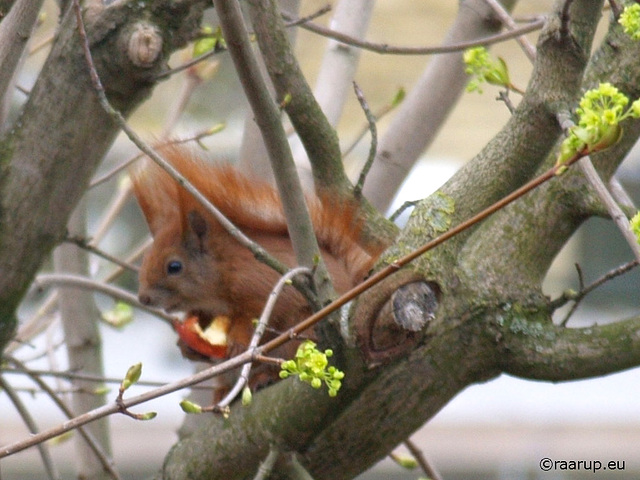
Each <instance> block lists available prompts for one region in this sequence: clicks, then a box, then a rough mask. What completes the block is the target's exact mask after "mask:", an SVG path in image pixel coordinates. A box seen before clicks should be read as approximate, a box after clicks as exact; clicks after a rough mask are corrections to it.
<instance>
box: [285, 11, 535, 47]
mask: <svg viewBox="0 0 640 480" xmlns="http://www.w3.org/2000/svg"><path fill="white" fill-rule="evenodd" d="M284 17H285V18H286V19H287V20H288V21H295V19H294V18H293V17H290V16H288V15H286V14H285V15H284ZM544 23H545V18H536V19H534V20H532V21H531V23H529V24H528V25H524V26H522V27H519V28H517V29H515V30H511V31H509V32H505V33H499V34H497V35H490V36H488V37H484V38H480V39H477V40H469V41H466V42H459V43H455V44H452V45H442V46H438V47H398V46H393V45H388V44H386V43H374V42H368V41H366V40H360V39H357V38H354V37H351V36H349V35H345V34H344V33H340V32H336V31H335V30H331V29H329V28H325V27H322V26H320V25H316V24H315V23H310V22H307V23H303V24H301V25H300V26H301V27H302V28H304V29H306V30H309V31H311V32H314V33H317V34H319V35H322V36H324V37H328V38H332V39H334V40H337V41H339V42H342V43H345V44H347V45H351V46H354V47H359V48H362V49H364V50H369V51H372V52H376V53H380V54H395V55H435V54H439V53H451V52H459V51H462V50H466V49H467V48H471V47H477V46H482V45H493V44H494V43H500V42H503V41H505V40H511V39H512V38H517V37H519V36H522V35H524V34H525V33H529V32H533V31H535V30H540V29H541V28H542V27H543V26H544Z"/></svg>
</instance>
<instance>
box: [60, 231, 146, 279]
mask: <svg viewBox="0 0 640 480" xmlns="http://www.w3.org/2000/svg"><path fill="white" fill-rule="evenodd" d="M64 241H65V242H68V243H72V244H74V245H76V246H77V247H79V248H81V249H83V250H86V251H87V252H91V253H93V254H95V255H98V256H99V257H101V258H103V259H105V260H107V261H109V262H111V263H115V264H116V265H119V266H120V267H122V268H124V269H125V270H129V271H131V272H139V271H140V268H139V267H137V266H135V265H131V264H129V263H127V262H124V261H122V260H120V259H119V258H117V257H114V256H113V255H111V254H109V253H107V252H105V251H104V250H101V249H99V248H98V247H95V246H94V245H92V244H91V241H90V240H88V239H86V238H82V237H67V238H65V240H64Z"/></svg>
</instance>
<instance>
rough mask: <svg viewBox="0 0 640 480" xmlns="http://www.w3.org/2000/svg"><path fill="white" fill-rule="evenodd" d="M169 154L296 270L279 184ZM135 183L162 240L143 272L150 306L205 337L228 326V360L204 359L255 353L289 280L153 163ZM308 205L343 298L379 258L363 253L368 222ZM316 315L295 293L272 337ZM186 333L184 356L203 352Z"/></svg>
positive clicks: (278, 312)
mask: <svg viewBox="0 0 640 480" xmlns="http://www.w3.org/2000/svg"><path fill="white" fill-rule="evenodd" d="M161 154H162V155H163V157H164V158H165V159H166V160H167V161H168V162H169V163H170V164H171V165H173V166H174V167H175V168H176V169H177V170H178V171H179V172H180V173H181V174H182V175H183V176H184V177H185V178H186V179H187V180H188V181H189V182H190V183H191V184H192V185H193V186H194V187H196V188H197V189H198V190H199V191H200V192H201V193H202V194H203V195H204V196H205V197H206V198H207V199H208V200H209V201H210V202H211V203H212V204H213V205H215V206H216V207H217V208H218V209H219V210H220V211H221V212H222V213H223V214H224V215H225V216H226V217H227V218H228V219H229V220H231V221H232V222H233V223H234V224H235V226H237V227H238V228H239V229H240V230H242V232H243V233H244V234H245V235H247V236H248V237H249V238H251V239H252V240H254V241H255V242H257V243H259V244H260V245H261V246H262V247H264V249H265V250H267V252H269V253H270V254H271V255H273V256H274V257H276V258H277V259H278V260H280V261H281V262H282V263H284V264H286V265H288V266H294V265H295V264H296V260H295V255H294V253H293V248H292V246H291V241H290V239H289V236H288V231H287V224H286V221H285V217H284V213H283V210H282V204H281V202H280V199H279V196H278V193H277V191H276V190H275V189H274V188H273V187H272V186H271V185H270V184H268V183H266V182H262V181H256V180H253V179H251V180H250V179H248V178H247V177H245V176H243V175H242V174H241V173H240V172H238V171H237V170H236V169H235V168H234V167H232V166H230V165H228V164H220V163H210V162H206V161H205V160H203V159H201V158H198V156H197V155H196V154H195V153H194V152H192V151H190V150H187V149H183V148H179V147H169V148H164V149H162V150H161ZM132 180H133V188H134V192H135V195H136V197H137V199H138V203H139V204H140V207H141V209H142V212H143V214H144V216H145V218H146V221H147V223H148V225H149V229H150V231H151V235H152V236H153V244H152V246H151V249H150V250H149V252H148V253H147V254H146V256H145V257H144V260H143V262H142V267H141V270H140V276H139V280H140V286H139V292H138V295H139V299H140V302H141V303H143V304H145V305H148V306H152V307H158V308H163V309H165V310H166V311H168V312H173V311H180V312H185V313H187V314H188V315H190V316H191V318H193V317H194V316H196V317H197V318H198V323H199V327H200V328H201V330H205V329H206V328H207V324H209V323H211V322H212V319H214V318H218V317H223V318H225V319H228V321H227V322H226V323H225V327H224V329H225V330H227V332H226V333H227V335H226V347H227V348H226V349H224V350H223V354H222V355H221V354H220V353H211V354H207V353H204V351H200V352H199V353H200V354H203V353H204V354H205V356H206V355H210V356H213V357H219V356H233V355H236V354H238V353H240V352H241V351H243V350H244V349H245V348H246V346H247V345H248V343H249V340H250V338H251V335H252V333H253V328H254V323H253V322H254V320H255V319H256V318H258V317H259V316H260V314H261V312H262V309H263V307H264V305H265V303H266V300H267V297H268V295H269V293H270V292H271V290H272V288H273V286H274V285H275V283H276V282H277V280H278V278H279V274H278V273H277V272H275V271H274V270H273V269H271V268H270V267H268V266H267V265H265V264H263V263H261V262H260V261H258V260H257V259H256V258H254V256H253V254H252V253H251V252H250V251H249V250H248V249H247V248H245V247H244V246H242V245H240V244H239V243H238V241H236V240H235V239H234V238H233V237H232V236H231V235H230V234H229V233H228V232H227V231H226V230H225V229H224V228H223V227H222V226H221V225H220V223H219V222H218V221H216V219H215V218H214V217H213V216H212V215H211V214H210V213H208V212H207V211H206V210H205V209H204V207H202V206H201V205H200V204H199V202H198V201H197V200H196V199H195V198H194V197H193V196H192V195H191V194H189V193H188V192H187V191H186V190H185V189H184V188H183V187H181V186H179V184H178V183H177V182H176V181H175V180H173V179H172V178H171V177H170V176H169V175H168V174H167V173H166V172H164V170H162V169H161V168H160V167H158V166H157V165H156V164H155V163H153V162H151V161H150V160H149V159H146V160H145V161H144V163H143V165H142V166H141V167H139V168H137V169H136V170H134V171H133V172H132ZM307 203H308V207H309V211H310V215H311V219H312V223H313V226H314V230H315V233H316V237H317V239H318V244H319V246H320V249H321V254H322V256H323V259H324V261H325V264H326V266H327V270H328V271H329V274H330V276H331V278H332V281H333V285H334V288H335V289H336V291H337V292H338V293H342V292H345V291H346V290H348V289H349V288H351V287H352V286H354V285H355V284H357V283H359V282H360V281H361V280H362V279H363V278H364V277H365V275H366V274H367V272H368V271H369V269H370V268H371V266H372V264H373V262H374V260H375V258H376V255H377V253H378V252H375V251H373V252H372V253H371V252H368V251H367V250H366V249H365V248H363V247H362V246H361V241H360V238H359V231H360V229H359V227H358V222H359V221H360V220H359V218H358V214H357V213H358V212H357V209H356V208H355V207H354V206H351V205H349V204H347V205H338V204H335V203H337V202H335V203H332V202H331V201H327V200H325V201H320V200H319V199H317V198H315V197H311V196H309V197H307ZM344 203H347V202H344ZM369 250H372V249H369ZM310 313H311V310H310V307H309V306H308V304H307V302H306V300H305V299H304V297H303V296H302V295H301V294H300V293H299V292H298V291H297V290H296V289H295V288H294V287H292V286H287V287H285V289H284V291H283V293H282V295H281V296H280V298H279V299H278V301H277V302H276V306H275V308H274V310H273V313H272V315H271V318H270V321H269V327H270V329H271V330H272V332H273V331H275V332H282V331H285V330H287V329H288V328H290V327H292V326H294V325H295V324H297V323H298V322H300V321H301V320H303V319H304V318H305V317H307V316H308V315H309V314H310ZM176 327H177V328H176V330H177V331H178V333H179V334H180V336H181V338H182V340H183V347H184V343H186V345H187V347H189V346H190V347H191V348H192V349H194V348H195V347H194V345H195V344H194V343H190V342H189V340H188V339H187V337H186V336H185V328H186V327H185V324H178V325H176ZM273 335H274V333H271V334H270V335H267V338H266V339H268V338H270V337H271V338H272V337H273ZM266 339H265V340H266ZM295 348H297V344H296V343H295V342H289V343H288V344H286V345H285V346H284V347H282V348H281V349H280V350H279V351H278V352H276V353H277V354H278V355H280V356H284V357H292V356H293V354H294V353H295ZM195 349H196V350H197V348H195ZM183 351H184V350H183Z"/></svg>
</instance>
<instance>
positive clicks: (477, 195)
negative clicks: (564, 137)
mask: <svg viewBox="0 0 640 480" xmlns="http://www.w3.org/2000/svg"><path fill="white" fill-rule="evenodd" d="M562 3H563V2H559V3H556V7H555V11H554V13H553V14H552V15H551V16H550V17H549V18H548V21H547V25H546V26H545V28H544V30H543V32H542V33H541V35H540V40H539V42H538V55H537V57H536V63H535V65H534V70H533V73H532V76H531V80H530V82H529V86H528V88H527V93H526V95H525V96H524V97H523V99H522V102H521V103H520V105H518V108H517V109H516V111H515V113H514V115H512V117H511V118H510V119H509V122H508V123H507V124H506V125H505V127H504V128H503V129H502V130H501V131H500V132H499V133H498V134H497V135H496V136H495V137H494V138H493V139H492V140H491V141H490V142H489V144H488V145H487V146H486V147H485V148H484V149H483V150H482V151H481V152H480V153H479V154H478V155H477V156H476V157H475V158H474V159H473V160H472V161H470V162H469V163H467V164H466V165H465V166H464V167H463V168H462V169H460V170H459V171H458V172H457V173H456V174H455V175H454V177H453V178H452V179H451V180H449V182H447V184H445V186H444V187H443V188H442V189H441V190H440V194H444V195H447V196H449V197H451V198H453V199H454V201H455V213H454V214H453V217H454V218H455V217H458V218H460V217H461V218H466V217H468V216H470V214H471V213H473V212H475V211H478V210H479V209H482V208H484V206H485V205H487V204H490V203H492V202H494V201H495V200H496V199H498V198H501V197H502V196H504V195H506V194H507V193H508V192H509V191H511V190H513V189H514V188H517V187H518V186H520V185H522V184H523V183H524V182H525V181H527V179H528V178H530V177H531V176H532V175H533V174H534V173H535V172H536V170H537V169H538V168H539V166H540V165H541V163H542V162H543V161H544V160H545V159H546V158H547V156H548V155H549V153H550V152H551V150H552V149H553V147H554V146H555V144H556V140H557V139H558V138H559V136H560V134H561V129H560V126H559V125H558V122H557V120H556V113H557V112H558V111H559V110H562V109H571V108H572V107H573V105H575V102H576V100H577V98H578V97H579V94H580V88H581V81H582V76H583V73H584V69H585V67H586V64H587V60H588V59H589V52H590V49H591V42H592V39H593V35H594V33H595V29H596V27H597V24H598V21H599V19H600V15H601V12H600V9H601V8H602V2H592V1H588V0H584V1H575V2H574V3H573V7H572V9H571V14H572V22H571V24H570V27H571V29H572V30H571V37H570V38H562V37H559V28H560V16H561V14H562V12H561V11H562V7H563V5H562ZM497 177H499V179H500V180H499V181H496V178H497ZM462 241H464V238H463V237H459V238H458V242H462Z"/></svg>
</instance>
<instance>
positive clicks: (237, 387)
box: [217, 267, 312, 408]
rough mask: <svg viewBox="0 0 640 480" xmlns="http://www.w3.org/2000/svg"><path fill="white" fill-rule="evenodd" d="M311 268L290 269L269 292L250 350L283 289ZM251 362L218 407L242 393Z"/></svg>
mask: <svg viewBox="0 0 640 480" xmlns="http://www.w3.org/2000/svg"><path fill="white" fill-rule="evenodd" d="M311 274H312V272H311V269H309V268H305V267H298V268H293V269H291V270H289V271H288V272H287V273H286V274H284V275H283V276H282V277H280V279H279V280H278V283H276V285H275V287H273V290H272V291H271V293H270V294H269V298H267V303H266V304H265V306H264V309H263V310H262V314H261V315H260V320H259V321H258V325H257V326H256V329H255V331H254V332H253V336H252V337H251V341H250V342H249V346H248V347H247V350H248V351H250V352H255V350H256V347H257V346H258V345H259V344H260V340H261V339H262V336H263V335H264V332H265V330H266V328H267V324H268V323H269V318H271V313H272V312H273V308H274V307H275V306H276V301H277V300H278V298H279V297H280V294H281V293H282V290H283V289H284V287H285V286H286V285H287V284H289V283H291V281H292V279H293V278H294V277H295V276H297V275H309V276H310V275H311ZM251 367H252V364H251V363H247V364H245V365H243V366H242V370H241V371H240V375H239V376H238V380H236V383H235V384H234V386H233V388H232V389H231V390H230V391H229V393H228V394H227V395H226V396H225V397H224V398H223V399H222V400H221V401H220V402H218V404H217V407H218V408H225V407H227V406H228V405H230V404H231V402H233V400H234V399H235V398H236V397H237V396H238V395H239V394H240V392H241V391H242V389H243V388H244V387H245V385H247V384H248V383H249V373H250V372H251Z"/></svg>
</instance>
